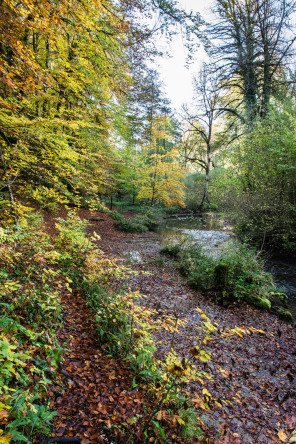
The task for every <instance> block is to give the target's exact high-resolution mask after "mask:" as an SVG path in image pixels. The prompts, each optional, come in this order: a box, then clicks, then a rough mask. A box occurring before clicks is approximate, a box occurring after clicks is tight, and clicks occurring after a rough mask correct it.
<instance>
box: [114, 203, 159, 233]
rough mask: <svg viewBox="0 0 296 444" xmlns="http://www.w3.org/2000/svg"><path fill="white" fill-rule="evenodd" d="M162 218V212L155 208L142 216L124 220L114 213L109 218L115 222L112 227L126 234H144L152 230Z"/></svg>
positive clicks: (120, 215) (119, 214)
mask: <svg viewBox="0 0 296 444" xmlns="http://www.w3.org/2000/svg"><path fill="white" fill-rule="evenodd" d="M161 216H162V211H161V210H160V209H157V208H149V209H148V210H146V211H145V213H144V214H140V215H138V216H135V217H134V218H132V219H126V218H125V217H124V216H123V215H122V214H121V213H119V212H117V211H114V212H113V213H110V217H111V218H112V219H113V220H115V223H114V227H115V228H117V229H118V230H120V231H125V232H127V233H146V232H147V231H151V230H154V229H155V228H156V226H157V223H158V222H159V220H160V218H161Z"/></svg>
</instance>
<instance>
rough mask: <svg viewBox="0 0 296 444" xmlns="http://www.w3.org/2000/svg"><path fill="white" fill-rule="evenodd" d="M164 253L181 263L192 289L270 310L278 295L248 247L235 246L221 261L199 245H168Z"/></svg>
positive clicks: (270, 278)
mask: <svg viewBox="0 0 296 444" xmlns="http://www.w3.org/2000/svg"><path fill="white" fill-rule="evenodd" d="M161 252H163V253H166V254H169V255H171V256H173V257H176V258H177V259H178V265H179V268H180V270H181V272H182V273H183V274H184V275H185V276H186V277H187V279H188V283H189V284H190V285H191V286H192V287H194V288H198V289H200V290H205V291H217V292H219V295H220V296H219V298H220V299H234V300H238V301H244V302H247V303H248V304H251V305H254V306H256V307H258V308H265V309H270V308H271V302H270V299H271V298H272V297H273V295H274V294H276V293H277V289H276V286H275V283H274V281H273V278H272V275H271V274H270V273H267V272H265V271H264V269H263V262H262V261H261V260H260V259H259V258H258V257H257V255H256V253H255V251H253V250H251V249H249V248H247V247H246V246H244V245H240V246H232V247H231V249H227V250H225V251H224V252H223V253H222V254H221V255H220V256H218V257H212V256H209V255H207V254H206V252H205V251H204V249H203V248H202V247H201V246H199V245H194V246H189V247H183V248H181V246H179V245H172V246H171V245H169V246H166V247H164V248H163V249H162V250H161Z"/></svg>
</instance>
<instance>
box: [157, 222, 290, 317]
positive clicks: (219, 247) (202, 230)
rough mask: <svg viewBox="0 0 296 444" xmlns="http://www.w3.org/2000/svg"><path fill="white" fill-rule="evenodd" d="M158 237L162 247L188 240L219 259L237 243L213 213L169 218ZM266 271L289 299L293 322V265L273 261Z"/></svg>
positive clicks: (226, 224)
mask: <svg viewBox="0 0 296 444" xmlns="http://www.w3.org/2000/svg"><path fill="white" fill-rule="evenodd" d="M158 234H159V235H160V236H161V244H162V245H167V244H172V243H180V242H182V241H184V240H185V239H186V237H188V236H190V237H191V239H193V240H194V241H196V242H197V243H199V244H201V245H202V246H203V247H204V249H205V250H206V252H207V253H208V254H209V255H211V256H218V255H219V254H220V253H221V252H222V251H223V250H224V249H225V248H228V247H230V246H231V245H234V244H235V243H237V242H238V240H237V238H236V236H235V234H234V233H233V231H232V227H231V225H230V224H229V221H227V219H225V218H224V217H222V215H221V214H215V213H205V214H204V215H202V216H196V215H188V214H184V215H180V214H176V215H172V216H170V217H168V218H167V219H165V220H164V222H163V223H162V224H161V225H160V226H159V228H158ZM265 269H266V271H269V272H270V273H272V275H273V277H274V279H275V282H276V284H277V286H278V288H279V290H280V291H285V293H286V294H287V295H288V297H289V301H288V309H289V311H290V312H291V313H292V315H293V317H294V319H296V261H295V260H292V261H291V260H289V259H283V258H281V259H275V258H272V259H269V260H268V262H266V264H265Z"/></svg>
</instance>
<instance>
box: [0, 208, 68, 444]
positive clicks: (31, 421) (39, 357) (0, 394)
mask: <svg viewBox="0 0 296 444" xmlns="http://www.w3.org/2000/svg"><path fill="white" fill-rule="evenodd" d="M39 222H40V220H38V217H37V218H36V219H35V220H31V221H29V223H27V226H26V227H25V228H22V227H19V229H18V230H16V229H6V230H5V229H0V269H1V272H0V295H1V296H0V312H1V315H0V420H1V424H2V430H1V431H0V442H3V443H8V442H10V441H12V442H28V443H30V442H31V440H32V438H33V437H36V436H38V434H46V433H47V432H48V427H49V425H50V421H51V419H52V418H53V416H54V414H55V413H54V412H51V411H50V398H49V396H48V393H47V386H48V385H49V384H51V383H52V380H51V379H52V377H53V376H52V375H53V373H54V371H55V370H56V368H57V365H58V363H59V362H60V359H61V353H62V348H61V346H60V344H59V343H58V341H57V339H56V331H57V329H58V328H59V325H60V322H61V306H60V302H59V292H60V290H61V288H65V283H64V279H63V277H62V276H61V274H60V272H59V269H58V267H57V258H58V256H59V254H58V252H57V251H56V250H55V249H54V247H53V245H52V244H51V240H50V237H49V236H48V235H47V234H46V233H45V232H44V230H43V228H42V226H41V224H40V223H39ZM1 433H2V435H1Z"/></svg>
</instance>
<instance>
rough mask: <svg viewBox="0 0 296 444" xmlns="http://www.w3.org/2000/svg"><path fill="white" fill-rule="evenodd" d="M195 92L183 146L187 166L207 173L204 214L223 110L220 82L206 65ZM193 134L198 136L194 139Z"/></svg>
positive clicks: (187, 113) (196, 81) (201, 207)
mask: <svg viewBox="0 0 296 444" xmlns="http://www.w3.org/2000/svg"><path fill="white" fill-rule="evenodd" d="M195 92H196V94H197V103H196V112H195V113H190V112H189V111H188V110H186V109H185V111H186V121H187V122H188V124H189V129H188V132H189V133H190V136H189V138H187V140H186V139H185V140H184V143H183V156H184V160H185V162H187V161H189V162H190V163H192V164H195V165H198V167H200V168H201V169H202V170H203V171H204V172H205V184H204V193H203V197H202V200H201V203H200V209H201V210H202V209H203V208H204V206H205V204H206V202H208V189H209V181H210V171H211V166H212V151H213V126H214V122H215V120H216V119H217V118H218V117H219V115H220V114H221V110H220V107H219V101H220V98H219V89H218V82H217V78H216V77H215V76H214V75H213V74H211V73H210V71H209V68H208V67H207V66H206V65H204V67H203V69H202V70H201V72H200V76H199V79H195ZM192 134H194V136H195V137H194V136H193V137H192Z"/></svg>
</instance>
